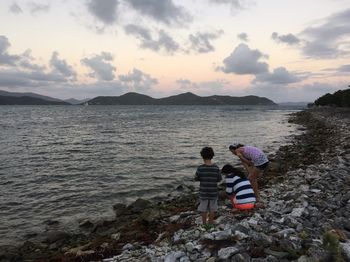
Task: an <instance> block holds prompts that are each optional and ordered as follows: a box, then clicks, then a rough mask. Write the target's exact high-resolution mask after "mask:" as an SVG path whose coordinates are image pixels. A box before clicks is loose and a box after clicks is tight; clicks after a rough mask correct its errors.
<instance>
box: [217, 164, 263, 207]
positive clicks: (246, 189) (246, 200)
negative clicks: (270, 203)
mask: <svg viewBox="0 0 350 262" xmlns="http://www.w3.org/2000/svg"><path fill="white" fill-rule="evenodd" d="M221 173H222V174H223V175H224V176H225V177H226V195H227V196H228V198H229V199H230V201H231V203H232V207H233V209H232V211H233V212H237V211H239V210H251V209H253V208H254V206H255V202H256V198H255V194H254V190H253V188H252V185H251V184H250V181H249V180H248V179H247V178H246V177H245V175H244V173H243V172H242V171H240V170H239V169H237V168H234V167H233V166H232V165H230V164H227V165H224V166H223V168H222V169H221Z"/></svg>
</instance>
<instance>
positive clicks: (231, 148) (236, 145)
mask: <svg viewBox="0 0 350 262" xmlns="http://www.w3.org/2000/svg"><path fill="white" fill-rule="evenodd" d="M242 146H244V145H242V144H234V145H229V147H228V149H229V150H236V149H237V148H240V147H242Z"/></svg>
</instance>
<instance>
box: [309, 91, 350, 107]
mask: <svg viewBox="0 0 350 262" xmlns="http://www.w3.org/2000/svg"><path fill="white" fill-rule="evenodd" d="M349 87H350V86H349ZM315 105H317V106H337V107H350V88H349V89H345V90H338V91H336V92H334V93H333V94H329V93H327V94H325V95H323V96H321V97H319V98H318V99H316V101H315Z"/></svg>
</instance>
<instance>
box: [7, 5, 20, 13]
mask: <svg viewBox="0 0 350 262" xmlns="http://www.w3.org/2000/svg"><path fill="white" fill-rule="evenodd" d="M9 11H10V12H11V13H14V14H19V13H22V12H23V11H22V8H21V7H20V6H19V5H18V4H16V3H12V5H11V6H10V7H9Z"/></svg>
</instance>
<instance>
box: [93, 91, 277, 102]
mask: <svg viewBox="0 0 350 262" xmlns="http://www.w3.org/2000/svg"><path fill="white" fill-rule="evenodd" d="M88 102H89V105H276V104H275V103H274V102H273V101H272V100H270V99H267V98H265V97H258V96H243V97H232V96H208V97H201V96H197V95H195V94H193V93H190V92H188V93H183V94H179V95H175V96H169V97H165V98H152V97H150V96H146V95H142V94H138V93H133V92H132V93H127V94H124V95H121V96H99V97H96V98H94V99H91V100H89V101H88Z"/></svg>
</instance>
